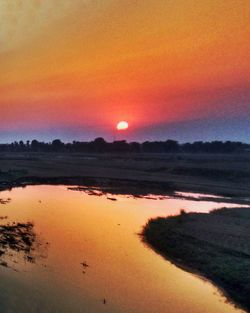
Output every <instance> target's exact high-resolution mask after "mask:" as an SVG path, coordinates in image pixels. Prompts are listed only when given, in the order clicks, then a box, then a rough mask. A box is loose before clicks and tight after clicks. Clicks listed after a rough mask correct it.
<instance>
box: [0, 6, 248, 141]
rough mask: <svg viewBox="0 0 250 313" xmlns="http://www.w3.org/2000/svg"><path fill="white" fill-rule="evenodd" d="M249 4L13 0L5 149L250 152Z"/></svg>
mask: <svg viewBox="0 0 250 313" xmlns="http://www.w3.org/2000/svg"><path fill="white" fill-rule="evenodd" d="M249 21H250V1H249V0H202V1H200V0H74V1H72V0H1V1H0V116H1V123H0V141H1V142H7V141H12V140H20V139H23V140H27V139H33V138H37V139H39V140H52V139H54V138H61V139H63V140H66V141H69V140H73V139H76V140H89V139H93V138H95V137H97V136H103V137H104V138H105V139H106V140H111V139H112V138H113V129H114V127H115V125H116V123H117V122H118V121H119V120H125V121H128V122H129V125H130V127H129V129H128V130H127V131H126V133H125V132H124V133H123V135H122V136H124V138H125V137H126V139H128V140H140V141H143V140H147V139H148V140H152V139H161V140H164V139H168V138H172V139H177V140H180V141H182V142H183V141H194V140H214V139H220V140H227V139H231V140H242V141H246V142H250V88H249V87H250V86H249V85H250V39H249V38H250V22H249Z"/></svg>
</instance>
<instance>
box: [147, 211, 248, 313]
mask: <svg viewBox="0 0 250 313" xmlns="http://www.w3.org/2000/svg"><path fill="white" fill-rule="evenodd" d="M249 229H250V209H248V208H236V209H220V210H215V211H212V212H211V213H209V214H204V213H188V214H187V213H185V212H184V211H183V212H181V214H180V215H178V216H172V217H167V218H156V219H151V220H149V222H148V223H147V225H146V226H145V227H144V229H143V231H142V238H143V240H144V241H145V242H146V243H147V244H148V245H149V246H151V248H153V249H154V250H155V251H156V252H157V253H159V254H161V255H163V256H165V257H166V258H167V259H169V260H171V261H172V262H173V263H174V264H176V265H177V266H179V267H181V268H184V269H185V270H188V271H190V272H193V273H196V274H199V275H202V276H204V277H206V278H207V279H209V280H211V281H212V282H214V283H215V284H216V285H217V286H219V287H220V288H221V289H222V290H224V292H225V294H226V295H227V297H228V298H229V299H230V300H232V301H233V302H234V303H236V304H237V305H239V306H242V307H243V308H246V309H247V310H248V311H250V298H249V294H250V233H249Z"/></svg>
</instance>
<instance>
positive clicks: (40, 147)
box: [0, 137, 250, 153]
mask: <svg viewBox="0 0 250 313" xmlns="http://www.w3.org/2000/svg"><path fill="white" fill-rule="evenodd" d="M247 151H248V152H249V151H250V145H249V144H245V143H241V142H232V141H226V142H222V141H212V142H202V141H197V142H194V143H184V144H180V143H178V142H177V141H175V140H166V141H145V142H143V143H138V142H130V143H128V142H126V141H125V140H120V141H114V142H106V141H105V140H104V139H103V138H101V137H99V138H96V139H95V140H94V141H90V142H80V141H73V142H72V143H63V142H62V141H61V140H59V139H55V140H54V141H52V142H50V143H45V142H39V141H37V140H32V141H31V142H30V141H27V142H25V143H24V142H23V141H20V142H14V143H11V144H0V152H86V153H119V152H123V153H124V152H127V153H131V152H132V153H177V152H178V153H181V152H183V153H234V152H235V153H239V152H247Z"/></svg>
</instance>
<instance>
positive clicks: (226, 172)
mask: <svg viewBox="0 0 250 313" xmlns="http://www.w3.org/2000/svg"><path fill="white" fill-rule="evenodd" d="M0 170H1V171H2V172H1V173H0V187H4V186H5V184H6V183H9V184H10V185H11V184H13V185H15V181H16V180H18V181H19V182H24V181H27V177H32V178H33V183H34V181H35V180H36V179H39V178H43V179H44V180H43V182H46V180H45V178H51V179H54V180H55V179H56V178H57V183H60V178H64V180H61V181H62V183H63V182H64V181H65V179H67V178H71V179H73V180H74V179H75V183H76V184H78V181H79V179H80V178H81V180H80V182H83V183H84V180H87V179H88V178H95V179H99V181H100V179H103V178H109V179H116V180H127V181H133V182H134V183H136V184H138V188H139V187H140V186H142V187H143V188H145V184H146V185H147V188H149V193H150V186H151V187H152V188H153V186H154V184H155V186H156V188H158V187H159V189H160V190H159V191H160V192H164V191H167V190H168V189H169V188H170V189H172V190H180V191H187V192H200V193H209V194H218V195H224V196H231V197H234V198H235V199H239V200H240V198H241V197H245V198H249V199H250V154H247V153H245V154H241V155H238V154H139V153H137V154H78V153H15V154H13V153H10V154H7V153H1V154H0ZM9 170H10V171H9ZM48 182H52V180H50V181H48ZM66 182H67V181H66ZM126 185H127V186H128V185H129V182H128V183H126ZM154 191H155V190H152V192H154ZM247 201H248V200H247Z"/></svg>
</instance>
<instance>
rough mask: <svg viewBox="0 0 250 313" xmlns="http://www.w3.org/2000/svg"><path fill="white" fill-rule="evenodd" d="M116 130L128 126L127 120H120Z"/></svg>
mask: <svg viewBox="0 0 250 313" xmlns="http://www.w3.org/2000/svg"><path fill="white" fill-rule="evenodd" d="M116 128H117V130H125V129H127V128H128V122H125V121H121V122H119V123H118V124H117V126H116Z"/></svg>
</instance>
